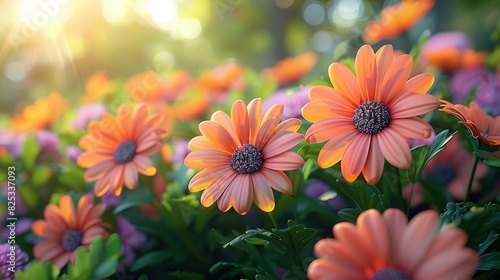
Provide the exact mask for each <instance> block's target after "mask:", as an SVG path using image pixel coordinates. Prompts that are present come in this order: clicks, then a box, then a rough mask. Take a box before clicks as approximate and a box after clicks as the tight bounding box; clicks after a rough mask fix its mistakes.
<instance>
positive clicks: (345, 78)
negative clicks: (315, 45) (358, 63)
mask: <svg viewBox="0 0 500 280" xmlns="http://www.w3.org/2000/svg"><path fill="white" fill-rule="evenodd" d="M328 75H329V76H330V81H331V82H332V85H333V87H334V88H335V89H336V90H337V91H338V92H339V93H340V94H341V95H342V96H343V97H345V98H346V99H347V100H349V102H350V104H351V105H352V106H357V105H359V104H361V97H362V95H361V90H360V89H359V86H358V82H357V81H356V77H354V74H353V73H352V71H351V69H349V68H347V66H345V65H344V64H342V63H339V62H334V63H332V64H331V65H330V67H328Z"/></svg>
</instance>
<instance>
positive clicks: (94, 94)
mask: <svg viewBox="0 0 500 280" xmlns="http://www.w3.org/2000/svg"><path fill="white" fill-rule="evenodd" d="M113 89H114V84H113V82H112V81H111V79H110V78H109V75H108V73H106V71H103V70H99V71H96V72H94V73H93V74H92V75H90V77H89V78H88V79H87V81H86V82H85V95H84V96H82V97H81V98H80V103H90V102H95V101H98V100H102V99H105V98H107V97H109V96H110V95H111V93H112V92H113Z"/></svg>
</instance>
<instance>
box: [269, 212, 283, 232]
mask: <svg viewBox="0 0 500 280" xmlns="http://www.w3.org/2000/svg"><path fill="white" fill-rule="evenodd" d="M267 214H269V218H271V222H273V225H274V227H275V228H276V229H279V228H280V226H279V224H278V221H276V218H274V215H273V212H267Z"/></svg>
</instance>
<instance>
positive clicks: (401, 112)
mask: <svg viewBox="0 0 500 280" xmlns="http://www.w3.org/2000/svg"><path fill="white" fill-rule="evenodd" d="M386 104H388V103H386ZM439 104H440V103H439V99H437V98H436V97H435V96H432V95H430V94H416V93H408V94H402V95H400V96H398V97H396V98H394V100H393V102H392V103H390V104H388V108H389V110H390V113H391V120H393V119H402V118H410V117H415V116H419V115H423V114H426V113H428V112H430V111H432V110H434V109H437V108H438V107H439Z"/></svg>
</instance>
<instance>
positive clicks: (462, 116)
mask: <svg viewBox="0 0 500 280" xmlns="http://www.w3.org/2000/svg"><path fill="white" fill-rule="evenodd" d="M441 103H442V104H441V109H439V111H443V112H445V113H447V114H450V115H453V116H455V117H457V118H458V119H459V121H458V123H461V124H463V125H465V126H466V127H467V128H468V129H469V130H470V132H471V133H472V136H473V137H475V138H478V139H479V140H480V141H481V142H483V143H485V144H487V145H490V146H495V147H496V146H500V116H497V117H495V118H493V117H491V116H489V115H487V114H486V113H485V112H484V111H483V110H482V109H481V108H479V106H477V104H476V102H474V101H472V102H471V103H470V104H469V108H467V107H466V106H464V105H462V104H452V103H450V102H448V101H446V100H441Z"/></svg>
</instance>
